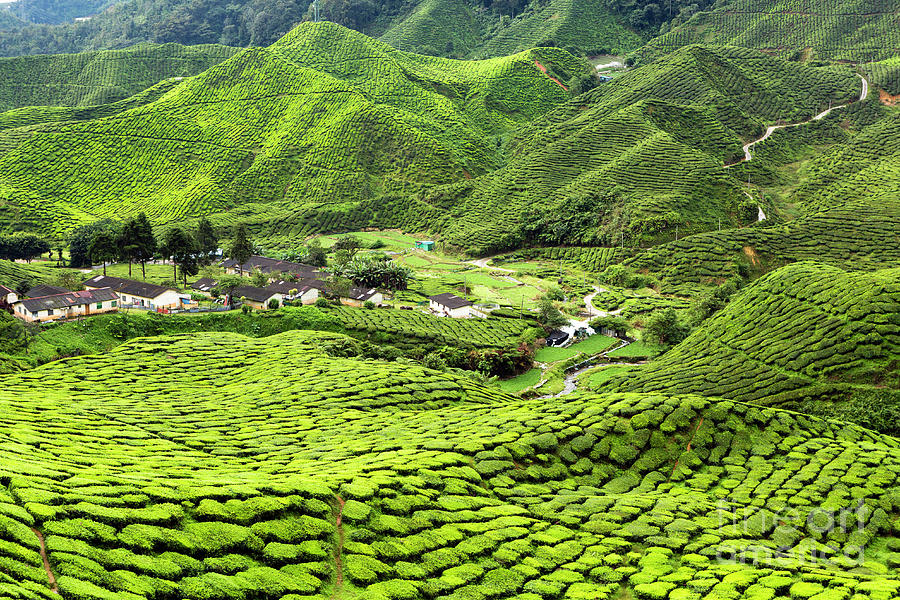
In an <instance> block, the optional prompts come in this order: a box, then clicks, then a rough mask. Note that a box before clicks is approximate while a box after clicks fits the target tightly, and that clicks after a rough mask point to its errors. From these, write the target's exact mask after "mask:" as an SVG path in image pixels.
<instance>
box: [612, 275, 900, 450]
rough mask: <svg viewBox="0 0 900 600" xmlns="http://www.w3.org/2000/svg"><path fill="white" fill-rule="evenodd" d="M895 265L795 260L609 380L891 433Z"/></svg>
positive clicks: (899, 321)
mask: <svg viewBox="0 0 900 600" xmlns="http://www.w3.org/2000/svg"><path fill="white" fill-rule="evenodd" d="M898 366H900V269H890V270H881V271H871V272H846V271H842V270H841V269H838V268H836V267H831V266H826V265H822V264H820V263H814V262H803V263H798V264H795V265H790V266H786V267H783V268H781V269H778V270H776V271H775V272H773V273H771V274H769V275H767V276H766V277H763V278H762V279H759V280H758V281H756V282H755V283H754V284H753V285H751V286H750V287H748V288H747V289H746V290H744V291H742V292H741V293H740V294H739V295H738V296H737V297H736V298H735V299H733V300H732V301H731V302H730V303H729V304H728V305H727V306H726V307H725V308H724V309H723V310H722V311H721V312H720V313H718V314H716V315H715V316H714V317H712V318H711V319H709V320H708V321H706V322H704V323H703V324H702V325H701V326H700V327H699V328H698V329H697V330H696V331H694V332H693V333H692V334H691V335H690V337H688V338H687V339H686V340H685V341H684V342H682V343H681V344H679V345H678V346H676V347H675V348H674V349H672V350H671V351H669V352H667V353H666V354H665V355H663V356H662V358H660V359H658V360H656V361H654V362H652V363H651V364H649V365H647V366H645V367H644V368H642V369H640V370H637V371H633V372H631V371H630V372H629V375H628V377H627V378H619V379H613V380H612V381H611V382H610V383H609V384H608V387H609V389H614V390H629V391H641V392H664V393H679V394H680V393H696V394H703V395H715V396H723V397H726V398H731V399H734V400H739V401H742V402H753V403H756V404H774V405H782V406H788V407H792V408H802V409H803V410H805V411H812V412H818V413H824V414H834V413H836V414H840V415H841V416H842V417H843V418H850V419H852V420H855V421H858V422H862V423H864V424H866V425H868V426H877V427H879V428H881V429H884V430H886V431H889V432H890V433H892V434H896V433H898V432H900V429H898V425H897V424H898V420H897V417H898V415H900V393H898V390H900V367H898Z"/></svg>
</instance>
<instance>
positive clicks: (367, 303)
mask: <svg viewBox="0 0 900 600" xmlns="http://www.w3.org/2000/svg"><path fill="white" fill-rule="evenodd" d="M363 308H366V309H368V310H372V309H373V308H375V303H374V302H372V301H371V300H366V301H365V302H363Z"/></svg>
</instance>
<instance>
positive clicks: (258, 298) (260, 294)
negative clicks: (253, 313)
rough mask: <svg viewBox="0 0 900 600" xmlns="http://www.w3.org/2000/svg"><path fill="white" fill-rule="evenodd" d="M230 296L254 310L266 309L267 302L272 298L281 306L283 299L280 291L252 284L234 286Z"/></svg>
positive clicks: (267, 307)
mask: <svg viewBox="0 0 900 600" xmlns="http://www.w3.org/2000/svg"><path fill="white" fill-rule="evenodd" d="M231 298H232V301H234V300H235V299H237V300H240V301H241V302H242V303H243V304H246V305H247V306H252V307H253V308H255V309H256V310H268V309H269V302H271V301H272V300H275V301H277V302H278V306H281V302H282V301H283V300H284V296H283V295H282V294H281V292H276V291H275V290H270V289H269V288H261V287H256V286H253V285H242V286H240V287H236V288H234V291H233V292H231Z"/></svg>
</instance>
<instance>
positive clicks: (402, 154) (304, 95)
mask: <svg viewBox="0 0 900 600" xmlns="http://www.w3.org/2000/svg"><path fill="white" fill-rule="evenodd" d="M538 61H542V62H541V64H544V63H546V66H547V67H546V68H549V69H551V73H555V75H556V76H557V77H558V78H562V79H567V78H568V77H570V76H572V75H573V74H577V73H581V72H583V69H585V67H584V66H583V65H582V63H581V62H580V61H578V60H576V59H575V58H574V57H572V56H571V55H569V54H567V53H565V52H563V51H561V50H558V49H544V50H535V51H530V52H527V53H522V54H519V55H516V56H512V57H509V58H504V59H494V60H488V61H480V62H460V61H450V60H446V59H436V58H428V57H422V56H416V55H410V54H405V53H401V52H398V51H396V50H394V49H392V48H391V47H389V46H387V45H386V44H383V43H380V42H376V41H374V40H372V39H370V38H366V37H365V36H363V35H361V34H358V33H356V32H353V31H351V30H348V29H344V28H341V27H338V26H336V25H333V24H329V23H319V24H306V25H302V26H300V27H298V28H297V29H295V30H294V31H293V32H292V33H291V34H289V35H288V36H285V38H283V39H282V40H281V41H279V42H278V43H277V44H275V45H273V46H271V47H269V48H254V49H249V50H245V51H243V52H241V53H240V54H238V55H236V56H234V57H232V58H230V59H228V60H226V61H225V62H223V63H221V64H219V65H217V66H215V67H213V68H211V69H209V70H208V71H206V72H204V73H202V74H201V75H198V76H196V77H193V78H188V79H186V80H184V81H183V82H181V83H180V84H179V85H177V86H176V87H174V88H173V89H171V90H169V91H168V92H167V93H165V94H164V95H162V96H161V97H160V98H158V99H157V100H155V101H153V102H150V103H148V104H144V105H143V106H139V107H137V108H133V109H131V110H126V111H124V112H120V113H118V114H116V115H115V116H112V117H107V118H100V119H93V120H90V121H83V122H63V123H47V124H44V125H39V126H29V127H27V128H25V129H24V130H20V129H15V130H8V131H7V132H6V134H5V135H6V138H7V139H9V140H13V141H12V142H10V143H9V147H10V148H11V149H10V150H8V151H7V152H6V153H5V154H4V155H3V156H2V158H0V164H3V165H7V166H6V167H3V168H2V170H4V171H5V173H4V175H2V176H0V205H2V206H0V223H3V224H6V225H10V224H15V225H16V226H17V227H26V228H33V229H39V230H42V231H45V232H56V233H61V232H63V231H65V230H66V229H68V228H71V227H72V226H74V225H76V224H78V223H81V222H85V221H90V220H93V219H96V218H98V217H102V216H116V217H121V216H122V215H125V214H131V213H136V212H138V211H146V212H147V214H148V215H149V216H150V217H151V219H153V220H154V221H155V222H156V223H166V222H171V221H175V220H179V219H182V218H184V217H185V216H198V215H201V214H209V213H214V212H221V211H224V210H228V209H230V208H232V207H237V206H242V205H248V203H262V204H265V205H267V206H263V207H262V209H259V208H257V207H258V206H259V204H254V205H252V206H253V208H251V209H250V211H249V212H251V213H253V214H254V218H255V219H256V220H258V221H260V222H265V225H266V227H267V228H268V231H269V232H271V231H272V230H273V229H274V230H276V231H279V230H280V229H281V228H282V227H284V228H285V230H286V231H285V233H292V232H293V231H294V230H293V229H292V226H291V225H290V224H288V225H287V226H285V219H286V218H288V217H290V216H291V215H293V214H296V213H301V214H302V212H303V211H304V209H307V210H309V209H310V208H311V207H317V206H321V204H322V203H331V204H345V203H350V202H354V201H355V202H358V201H360V200H364V199H367V198H374V197H376V196H378V195H380V194H382V193H385V192H404V191H405V192H412V191H414V190H417V189H420V188H421V187H423V186H425V185H435V184H441V183H448V182H451V181H457V180H462V179H464V178H466V177H470V176H477V175H480V174H483V173H485V172H487V171H488V170H490V169H493V168H496V167H497V166H499V164H500V161H501V155H500V148H499V143H498V141H497V140H498V137H497V136H500V135H502V134H505V133H507V132H508V131H509V130H510V129H512V128H514V127H516V126H517V125H518V124H520V123H523V122H527V121H529V120H531V119H533V118H534V117H536V116H538V115H539V114H542V113H543V112H544V111H545V110H546V109H548V108H549V107H551V106H553V105H554V104H558V103H559V102H561V101H563V100H565V99H567V98H568V97H569V95H568V93H567V92H565V91H564V90H563V89H562V88H561V86H560V85H558V84H557V83H555V82H554V81H553V80H552V78H551V77H550V75H549V74H544V73H542V72H541V70H540V69H539V68H538V67H537V65H536V64H535V63H536V62H538ZM110 173H115V177H113V178H110V177H109V174H110ZM269 211H275V212H276V214H277V215H279V217H277V218H275V219H274V221H273V220H272V218H271V217H272V214H271V212H269ZM228 218H233V217H228Z"/></svg>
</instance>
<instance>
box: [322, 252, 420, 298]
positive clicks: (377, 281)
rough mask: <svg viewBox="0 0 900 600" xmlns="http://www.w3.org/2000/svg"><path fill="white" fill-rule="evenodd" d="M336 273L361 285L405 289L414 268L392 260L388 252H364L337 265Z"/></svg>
mask: <svg viewBox="0 0 900 600" xmlns="http://www.w3.org/2000/svg"><path fill="white" fill-rule="evenodd" d="M334 274H335V275H337V276H339V277H343V278H346V279H349V280H350V281H352V282H353V284H354V285H358V286H360V287H366V288H380V289H387V290H405V289H406V288H407V286H408V285H409V279H410V277H412V269H410V268H409V267H406V266H404V265H401V264H400V263H398V262H395V261H393V260H391V258H390V257H389V256H388V255H386V254H363V255H359V256H354V257H353V258H351V259H350V260H348V261H347V262H346V263H344V264H343V265H338V266H335V267H334Z"/></svg>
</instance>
